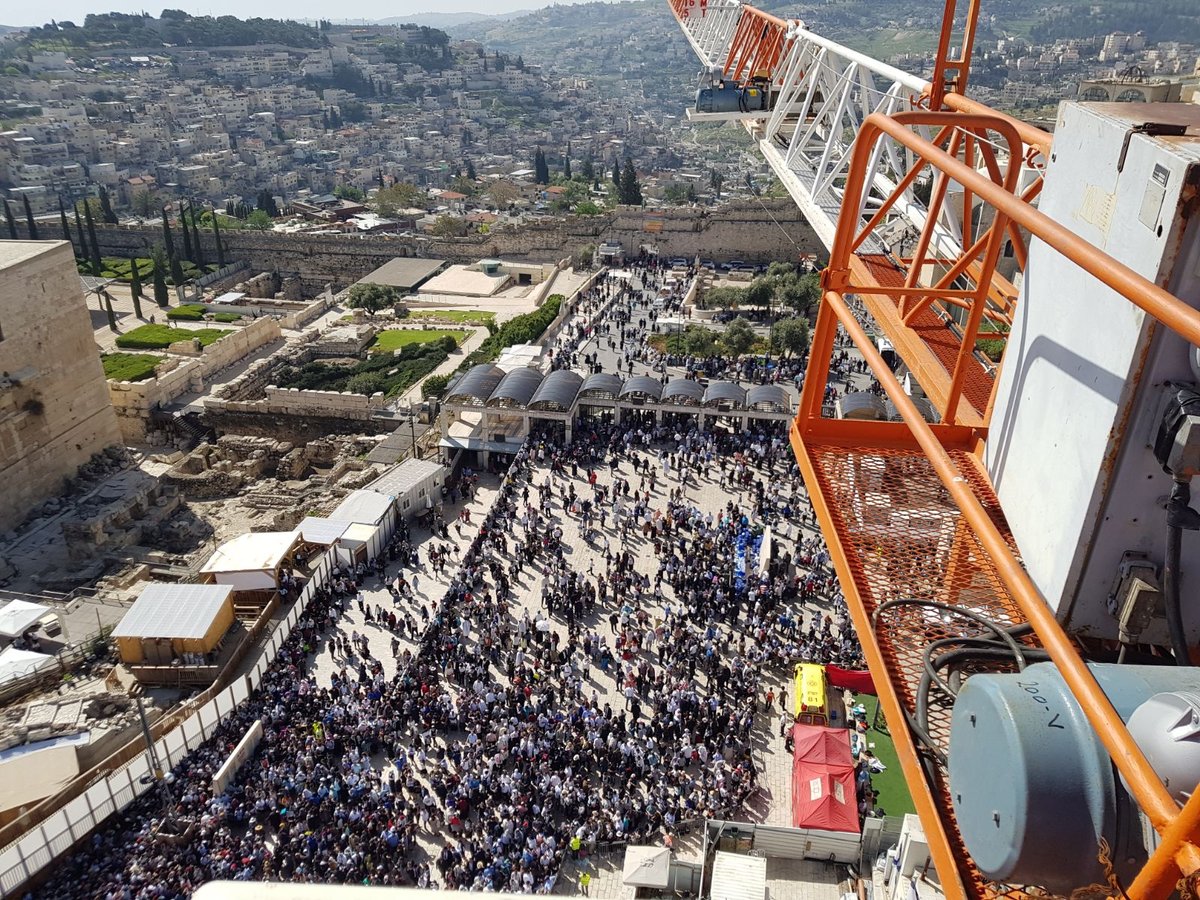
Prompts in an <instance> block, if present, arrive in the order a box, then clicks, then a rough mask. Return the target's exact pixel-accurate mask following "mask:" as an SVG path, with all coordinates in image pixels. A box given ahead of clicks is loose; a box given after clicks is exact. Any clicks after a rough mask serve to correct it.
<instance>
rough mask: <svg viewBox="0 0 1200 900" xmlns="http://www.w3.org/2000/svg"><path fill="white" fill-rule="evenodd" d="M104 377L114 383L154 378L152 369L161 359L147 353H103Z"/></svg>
mask: <svg viewBox="0 0 1200 900" xmlns="http://www.w3.org/2000/svg"><path fill="white" fill-rule="evenodd" d="M100 362H101V363H102V364H103V365H104V377H105V378H111V379H113V380H114V381H143V380H145V379H147V378H152V377H153V376H154V367H155V366H157V365H158V364H159V363H160V362H162V357H159V356H151V355H150V354H148V353H103V354H101V355H100Z"/></svg>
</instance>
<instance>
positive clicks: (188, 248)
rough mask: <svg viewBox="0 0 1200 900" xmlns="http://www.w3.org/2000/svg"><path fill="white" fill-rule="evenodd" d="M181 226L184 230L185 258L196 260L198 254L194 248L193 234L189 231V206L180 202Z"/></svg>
mask: <svg viewBox="0 0 1200 900" xmlns="http://www.w3.org/2000/svg"><path fill="white" fill-rule="evenodd" d="M179 227H180V229H181V230H182V231H183V258H184V259H190V260H192V261H195V259H196V255H195V252H194V251H193V250H192V236H191V234H190V233H189V232H188V221H187V207H186V206H184V205H183V204H182V203H180V204H179Z"/></svg>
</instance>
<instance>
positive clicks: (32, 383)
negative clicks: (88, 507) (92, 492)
mask: <svg viewBox="0 0 1200 900" xmlns="http://www.w3.org/2000/svg"><path fill="white" fill-rule="evenodd" d="M121 442H122V440H121V431H120V429H119V428H118V427H117V417H116V416H115V415H114V414H113V407H112V404H111V403H110V401H109V397H108V391H107V390H106V388H105V380H104V370H103V368H102V367H101V365H100V354H99V353H98V352H97V351H96V341H95V338H94V337H93V333H92V322H91V315H90V314H89V312H88V309H87V305H86V302H85V298H84V295H83V290H82V288H81V287H80V284H79V275H78V273H77V271H76V269H75V258H74V256H73V255H72V253H71V248H70V246H69V245H68V244H67V243H65V242H63V241H38V242H32V241H25V242H18V241H5V242H3V244H0V486H2V487H0V531H5V530H8V529H10V528H13V527H15V526H16V525H18V524H19V523H20V522H22V521H23V520H24V519H25V517H26V515H28V513H29V511H30V510H31V509H32V508H33V507H34V506H36V505H37V504H39V503H40V502H42V501H43V500H45V499H47V498H48V497H52V496H55V495H56V494H58V493H59V492H60V491H61V490H62V489H63V482H64V480H65V479H68V478H71V477H73V476H74V475H75V473H76V472H77V471H78V469H79V467H80V466H81V465H83V463H85V462H87V461H88V459H89V458H90V457H91V456H92V454H93V453H98V452H100V451H101V450H103V449H104V448H105V447H109V446H112V445H113V444H120V443H121Z"/></svg>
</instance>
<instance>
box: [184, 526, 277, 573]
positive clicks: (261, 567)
mask: <svg viewBox="0 0 1200 900" xmlns="http://www.w3.org/2000/svg"><path fill="white" fill-rule="evenodd" d="M296 537H297V535H296V532H294V531H249V532H247V533H245V534H239V535H238V536H237V537H235V538H234V539H233V540H231V541H226V542H225V543H224V544H222V545H221V546H220V547H218V548H217V549H216V551H215V552H214V553H213V555H212V556H210V557H209V558H208V562H206V563H205V564H204V567H203V568H202V569H201V570H200V571H201V572H267V571H274V570H275V569H277V568H278V567H279V565H280V563H282V562H283V560H284V559H285V558H286V557H287V555H288V554H289V553H291V552H292V548H293V547H295V546H296Z"/></svg>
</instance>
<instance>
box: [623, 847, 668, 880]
mask: <svg viewBox="0 0 1200 900" xmlns="http://www.w3.org/2000/svg"><path fill="white" fill-rule="evenodd" d="M670 882H671V851H670V850H668V849H667V848H666V847H628V848H626V850H625V868H624V870H623V871H622V872H621V883H622V884H627V885H630V886H631V887H649V888H665V887H666V886H667V885H668V884H670Z"/></svg>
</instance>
